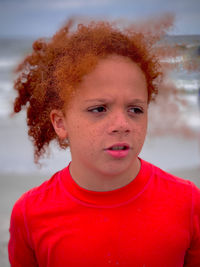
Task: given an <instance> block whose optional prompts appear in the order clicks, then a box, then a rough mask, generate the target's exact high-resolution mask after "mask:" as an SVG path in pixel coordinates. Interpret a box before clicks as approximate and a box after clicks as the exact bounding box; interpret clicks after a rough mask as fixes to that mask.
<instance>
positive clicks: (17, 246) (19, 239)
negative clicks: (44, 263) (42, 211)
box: [8, 196, 38, 267]
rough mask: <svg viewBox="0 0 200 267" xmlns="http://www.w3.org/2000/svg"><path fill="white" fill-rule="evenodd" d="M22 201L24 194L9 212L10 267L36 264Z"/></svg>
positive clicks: (30, 266)
mask: <svg viewBox="0 0 200 267" xmlns="http://www.w3.org/2000/svg"><path fill="white" fill-rule="evenodd" d="M24 201H25V200H24V196H22V197H21V198H20V199H19V200H18V201H17V202H16V203H15V205H14V207H13V210H12V214H11V220H10V240H9V243H8V255H9V261H10V264H11V266H12V267H25V266H26V267H27V266H29V267H36V266H38V264H37V261H36V257H35V254H34V251H33V249H32V248H31V246H30V241H29V238H28V229H27V224H26V221H25V213H24V212H25V202H24Z"/></svg>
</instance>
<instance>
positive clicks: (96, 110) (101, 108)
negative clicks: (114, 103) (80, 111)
mask: <svg viewBox="0 0 200 267" xmlns="http://www.w3.org/2000/svg"><path fill="white" fill-rule="evenodd" d="M88 111H89V112H92V113H101V112H105V111H106V108H105V107H104V106H98V107H92V108H89V109H88Z"/></svg>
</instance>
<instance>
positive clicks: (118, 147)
mask: <svg viewBox="0 0 200 267" xmlns="http://www.w3.org/2000/svg"><path fill="white" fill-rule="evenodd" d="M127 149H129V146H127V145H125V146H112V147H109V148H108V150H115V151H116V150H127Z"/></svg>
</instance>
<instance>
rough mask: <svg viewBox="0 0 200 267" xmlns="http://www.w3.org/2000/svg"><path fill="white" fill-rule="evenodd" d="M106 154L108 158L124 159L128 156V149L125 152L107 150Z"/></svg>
mask: <svg viewBox="0 0 200 267" xmlns="http://www.w3.org/2000/svg"><path fill="white" fill-rule="evenodd" d="M106 152H107V153H108V154H109V155H110V156H112V157H113V158H117V159H120V158H125V157H126V156H127V155H128V153H129V149H126V150H109V149H107V150H106Z"/></svg>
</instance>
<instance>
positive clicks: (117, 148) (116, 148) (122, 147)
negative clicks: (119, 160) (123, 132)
mask: <svg viewBox="0 0 200 267" xmlns="http://www.w3.org/2000/svg"><path fill="white" fill-rule="evenodd" d="M123 149H125V147H124V146H115V147H112V148H111V150H123Z"/></svg>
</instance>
